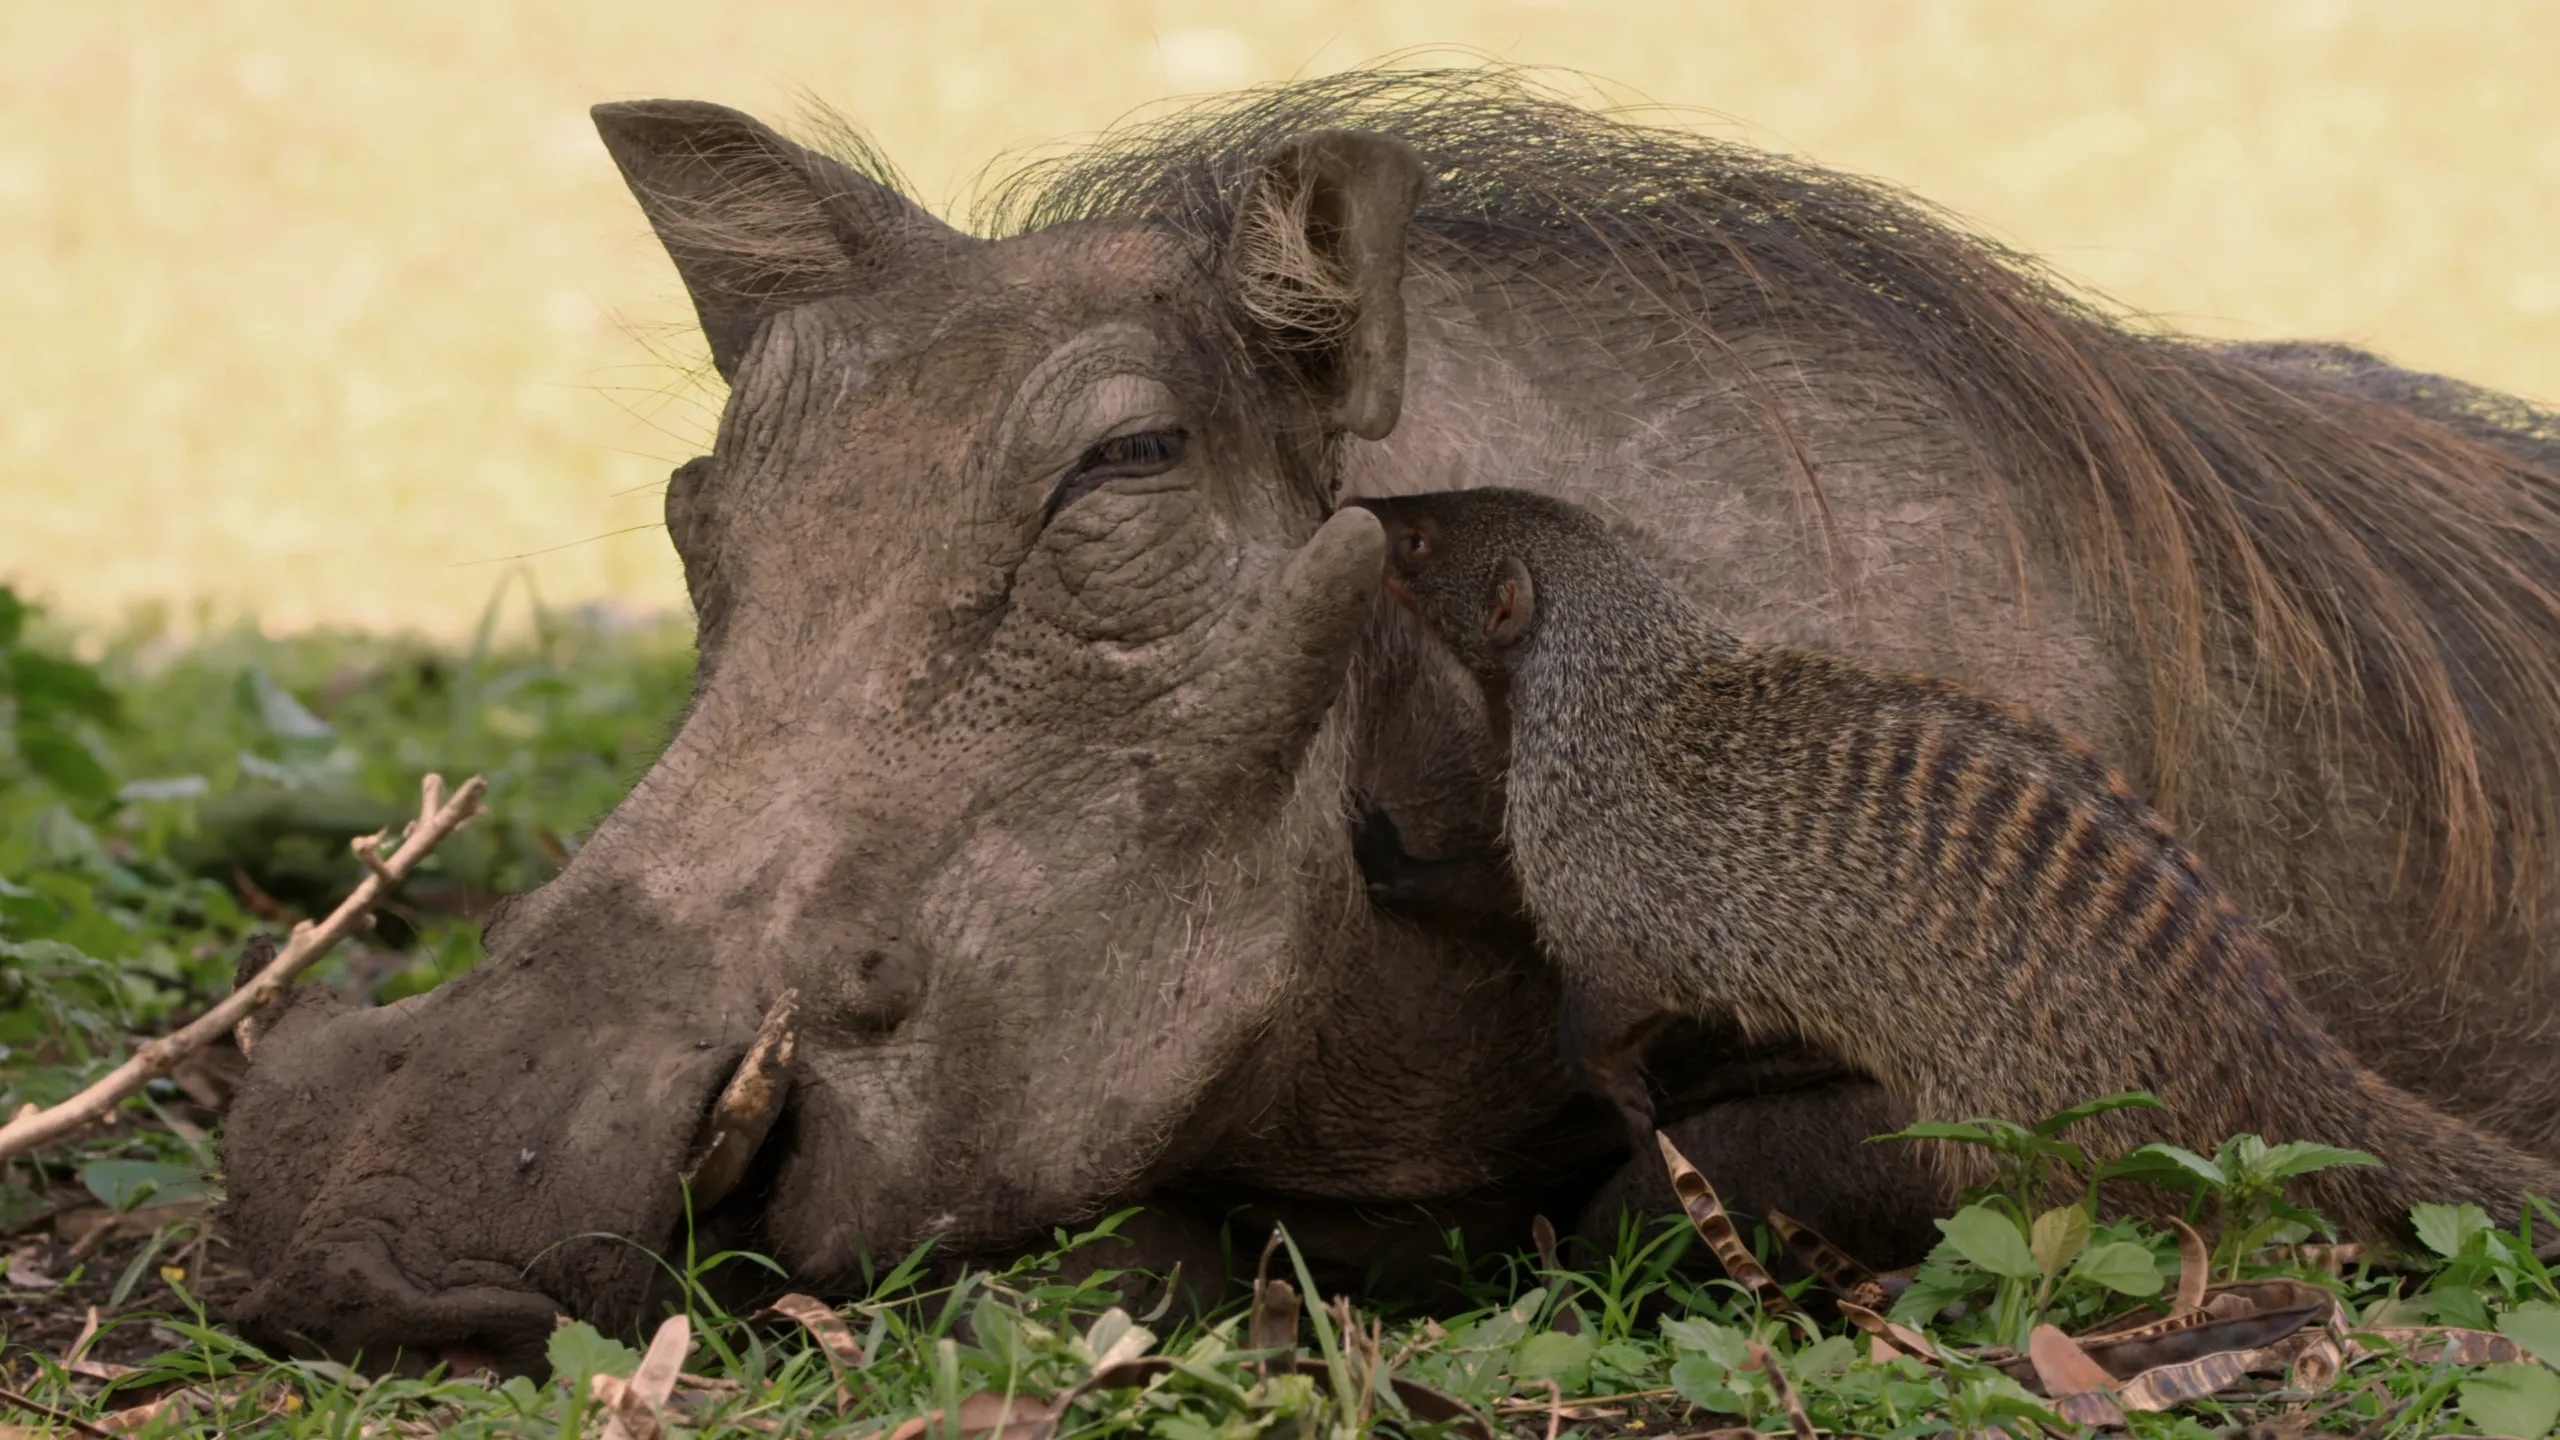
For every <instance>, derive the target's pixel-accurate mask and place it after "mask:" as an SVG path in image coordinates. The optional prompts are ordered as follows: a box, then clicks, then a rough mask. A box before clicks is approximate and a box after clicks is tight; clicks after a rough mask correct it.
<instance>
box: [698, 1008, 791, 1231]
mask: <svg viewBox="0 0 2560 1440" xmlns="http://www.w3.org/2000/svg"><path fill="white" fill-rule="evenodd" d="M799 1021H800V992H799V991H797V990H785V991H783V992H782V994H781V995H779V996H777V997H775V999H774V1002H773V1008H772V1009H770V1010H767V1011H766V1012H764V1023H763V1024H762V1025H759V1026H757V1027H756V1038H755V1043H754V1044H752V1045H749V1046H748V1047H747V1055H746V1058H745V1059H743V1060H740V1061H739V1062H738V1072H737V1073H736V1074H734V1075H732V1076H730V1077H729V1083H728V1085H727V1086H725V1087H723V1088H722V1090H721V1091H720V1098H719V1100H718V1101H717V1102H715V1103H714V1104H713V1105H712V1107H711V1113H710V1114H708V1115H705V1116H703V1117H702V1129H701V1130H700V1131H699V1132H697V1133H696V1134H695V1136H694V1141H693V1154H694V1161H693V1165H692V1168H690V1169H688V1170H687V1171H686V1172H685V1175H684V1183H685V1188H686V1189H688V1190H690V1191H692V1192H693V1209H694V1213H695V1214H697V1215H699V1214H701V1213H702V1212H703V1211H705V1210H708V1209H710V1208H711V1207H712V1206H714V1205H717V1204H719V1203H720V1202H721V1201H723V1200H726V1199H728V1198H729V1192H730V1191H732V1190H735V1189H737V1188H738V1182H739V1181H740V1180H743V1179H745V1178H746V1174H747V1162H748V1161H750V1160H753V1159H754V1158H755V1154H756V1150H757V1148H758V1147H759V1146H761V1145H763V1144H764V1137H765V1133H766V1132H767V1131H769V1130H771V1129H772V1128H773V1122H774V1119H775V1117H776V1116H779V1115H780V1114H781V1113H782V1100H783V1097H784V1096H786V1095H788V1094H790V1093H791V1052H792V1050H793V1049H794V1048H796V1047H797V1045H798V1042H799Z"/></svg>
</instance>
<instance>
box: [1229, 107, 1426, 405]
mask: <svg viewBox="0 0 2560 1440" xmlns="http://www.w3.org/2000/svg"><path fill="white" fill-rule="evenodd" d="M1421 196H1422V161H1421V159H1420V157H1418V156H1416V155H1415V154H1414V153H1413V148H1412V147H1411V146H1409V145H1406V144H1405V143H1404V142H1403V141H1401V140H1396V139H1393V138H1391V137H1389V136H1385V135H1376V134H1371V133H1369V132H1367V131H1363V130H1322V131H1318V132H1316V133H1315V134H1312V135H1308V136H1304V137H1302V138H1300V139H1297V140H1292V141H1290V142H1289V143H1288V144H1286V145H1283V146H1281V147H1280V148H1279V149H1277V150H1275V151H1273V152H1272V153H1271V154H1270V155H1269V156H1268V157H1267V158H1265V159H1264V160H1263V162H1262V168H1261V169H1260V170H1258V171H1256V172H1255V173H1254V177H1253V179H1252V181H1251V182H1250V183H1248V184H1247V186H1246V187H1245V193H1244V199H1243V202H1242V203H1241V204H1240V205H1239V206H1238V207H1237V210H1236V221H1235V232H1234V234H1233V235H1232V236H1231V237H1230V238H1229V240H1228V243H1227V278H1228V283H1229V284H1230V285H1232V286H1233V287H1234V290H1235V295H1236V299H1237V302H1238V303H1239V304H1240V305H1241V306H1242V307H1243V309H1244V313H1245V314H1246V315H1247V316H1248V317H1249V318H1250V319H1251V320H1252V321H1253V322H1254V323H1256V324H1257V325H1259V326H1261V327H1262V329H1263V330H1264V332H1265V333H1266V334H1267V336H1268V337H1269V339H1270V340H1271V342H1272V343H1273V345H1274V347H1275V348H1276V349H1277V350H1279V351H1280V352H1281V353H1282V354H1283V355H1284V356H1285V357H1286V358H1287V359H1288V360H1289V362H1290V363H1291V364H1292V365H1293V366H1295V368H1296V369H1297V370H1298V371H1299V373H1300V375H1301V376H1302V377H1303V378H1304V379H1305V380H1306V382H1307V384H1308V386H1309V388H1310V389H1312V390H1313V391H1314V392H1315V393H1316V395H1317V396H1318V397H1319V398H1320V399H1321V400H1323V401H1325V402H1326V403H1327V405H1328V413H1329V418H1331V419H1332V420H1333V422H1334V423H1336V424H1338V425H1340V426H1341V427H1342V428H1343V429H1345V430H1348V431H1350V432H1351V433H1352V434H1354V435H1357V436H1359V437H1360V438H1362V439H1364V440H1376V439H1379V438H1382V437H1383V436H1385V435H1386V433H1387V432H1388V431H1390V430H1393V429H1394V428H1395V426H1396V413H1397V411H1398V410H1400V409H1401V408H1402V407H1403V404H1404V298H1403V295H1402V293H1401V291H1400V289H1399V287H1400V286H1401V285H1402V284H1403V282H1404V234H1405V227H1406V226H1407V225H1408V224H1410V223H1411V222H1412V220H1413V207H1414V204H1415V202H1416V201H1418V200H1419V199H1420V198H1421Z"/></svg>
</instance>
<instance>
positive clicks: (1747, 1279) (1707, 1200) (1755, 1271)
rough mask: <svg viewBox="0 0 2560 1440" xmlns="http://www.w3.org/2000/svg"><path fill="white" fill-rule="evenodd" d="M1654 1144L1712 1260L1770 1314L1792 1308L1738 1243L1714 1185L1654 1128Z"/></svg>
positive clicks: (1728, 1216) (1739, 1241)
mask: <svg viewBox="0 0 2560 1440" xmlns="http://www.w3.org/2000/svg"><path fill="white" fill-rule="evenodd" d="M1653 1139H1654V1143H1655V1144H1657V1145H1660V1146H1661V1147H1662V1163H1663V1166H1664V1168H1666V1169H1668V1170H1669V1171H1670V1172H1671V1193H1672V1194H1674V1195H1676V1196H1678V1197H1680V1208H1681V1209H1682V1210H1683V1211H1685V1212H1686V1213H1687V1214H1688V1216H1689V1224H1690V1225H1691V1226H1692V1227H1693V1228H1695V1229H1696V1230H1697V1232H1698V1237H1699V1238H1700V1239H1702V1240H1704V1241H1706V1242H1707V1248H1708V1249H1709V1250H1712V1251H1714V1252H1715V1257H1716V1260H1717V1262H1718V1263H1719V1264H1721V1265H1723V1266H1724V1273H1726V1274H1727V1275H1730V1276H1732V1277H1733V1278H1734V1280H1735V1281H1736V1282H1737V1283H1739V1284H1740V1285H1741V1286H1742V1287H1743V1288H1744V1289H1746V1290H1748V1291H1750V1292H1751V1294H1752V1296H1753V1298H1755V1299H1757V1300H1758V1301H1759V1302H1760V1308H1761V1309H1763V1310H1766V1311H1768V1312H1769V1313H1770V1314H1772V1315H1783V1314H1785V1313H1787V1312H1788V1311H1790V1310H1792V1309H1794V1308H1795V1307H1794V1306H1793V1305H1791V1304H1789V1303H1788V1301H1787V1297H1786V1292H1784V1291H1782V1290H1780V1289H1779V1288H1778V1282H1777V1281H1776V1280H1775V1279H1773V1278H1772V1277H1771V1276H1770V1274H1769V1272H1768V1271H1766V1270H1764V1269H1762V1268H1761V1267H1760V1262H1759V1261H1758V1260H1756V1259H1753V1258H1752V1255H1751V1250H1750V1247H1749V1246H1746V1245H1744V1244H1743V1243H1742V1235H1741V1232H1740V1231H1738V1230H1736V1229H1735V1228H1734V1225H1733V1217H1732V1216H1730V1215H1728V1214H1726V1213H1725V1209H1724V1202H1723V1201H1722V1200H1719V1199H1717V1198H1716V1187H1715V1186H1713V1185H1710V1184H1708V1183H1707V1177H1706V1176H1704V1175H1701V1174H1699V1173H1698V1167H1697V1166H1695V1165H1692V1164H1690V1163H1689V1157H1688V1156H1686V1155H1683V1154H1681V1153H1680V1149H1679V1147H1678V1146H1676V1145H1673V1144H1672V1143H1671V1137H1670V1136H1668V1135H1665V1134H1663V1133H1662V1132H1661V1131H1659V1130H1656V1131H1655V1132H1653Z"/></svg>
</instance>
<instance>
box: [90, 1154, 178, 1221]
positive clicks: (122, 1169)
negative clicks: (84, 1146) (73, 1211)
mask: <svg viewBox="0 0 2560 1440" xmlns="http://www.w3.org/2000/svg"><path fill="white" fill-rule="evenodd" d="M80 1183H81V1184H82V1185H85V1186H87V1187H88V1189H89V1193H90V1194H92V1195H95V1196H97V1197H98V1203H99V1204H101V1205H104V1206H106V1207H107V1208H108V1209H110V1210H116V1211H124V1210H130V1209H132V1208H134V1207H135V1206H137V1205H149V1204H155V1203H166V1202H168V1201H172V1200H193V1199H196V1198H197V1197H199V1196H201V1195H203V1194H204V1177H203V1176H202V1175H199V1174H197V1173H196V1169H195V1167H194V1166H192V1165H171V1164H167V1163H165V1162H162V1161H158V1160H92V1161H90V1162H89V1163H88V1164H86V1165H83V1166H81V1167H80Z"/></svg>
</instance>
